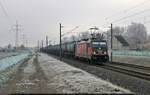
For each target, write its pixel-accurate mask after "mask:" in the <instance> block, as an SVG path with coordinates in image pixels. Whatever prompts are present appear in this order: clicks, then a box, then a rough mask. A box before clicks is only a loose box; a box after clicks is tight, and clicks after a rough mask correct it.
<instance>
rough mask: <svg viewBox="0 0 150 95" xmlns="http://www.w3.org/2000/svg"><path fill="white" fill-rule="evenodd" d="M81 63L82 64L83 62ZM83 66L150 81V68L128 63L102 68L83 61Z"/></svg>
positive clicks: (106, 65) (105, 65)
mask: <svg viewBox="0 0 150 95" xmlns="http://www.w3.org/2000/svg"><path fill="white" fill-rule="evenodd" d="M55 57H56V56H55ZM56 58H58V57H56ZM69 60H74V59H69ZM76 61H77V60H76ZM78 61H79V60H78ZM79 62H80V63H81V61H79ZM82 64H87V65H91V66H94V67H96V68H104V69H108V70H112V71H115V72H119V73H123V74H126V75H130V76H133V77H136V78H140V79H144V80H147V81H150V67H144V66H139V65H133V64H127V63H119V62H112V63H108V64H104V65H101V66H100V65H93V64H89V63H88V62H83V61H82Z"/></svg>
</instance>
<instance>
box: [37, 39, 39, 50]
mask: <svg viewBox="0 0 150 95" xmlns="http://www.w3.org/2000/svg"><path fill="white" fill-rule="evenodd" d="M37 47H38V51H39V49H40V41H39V40H38V42H37Z"/></svg>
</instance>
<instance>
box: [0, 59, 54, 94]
mask: <svg viewBox="0 0 150 95" xmlns="http://www.w3.org/2000/svg"><path fill="white" fill-rule="evenodd" d="M47 82H48V81H47V78H46V76H45V74H44V73H43V71H42V70H41V67H40V66H39V64H38V61H37V57H33V58H32V59H30V60H29V61H28V62H25V63H23V64H21V65H20V67H19V69H18V71H17V73H15V74H14V75H13V76H12V78H11V79H10V80H9V81H8V82H7V83H6V84H4V85H3V86H2V87H1V90H0V93H2V94H9V93H26V94H27V93H51V92H54V91H52V90H51V89H49V88H47Z"/></svg>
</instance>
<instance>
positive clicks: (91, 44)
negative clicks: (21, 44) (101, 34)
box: [43, 39, 109, 63]
mask: <svg viewBox="0 0 150 95" xmlns="http://www.w3.org/2000/svg"><path fill="white" fill-rule="evenodd" d="M61 47H62V56H69V57H73V58H76V59H86V60H88V61H89V62H90V63H105V62H107V61H109V56H108V48H107V41H106V40H97V39H87V40H82V41H76V42H69V43H63V44H62V46H61ZM43 51H44V52H46V53H50V54H55V55H59V54H60V45H59V44H58V45H51V46H48V47H45V48H44V49H43Z"/></svg>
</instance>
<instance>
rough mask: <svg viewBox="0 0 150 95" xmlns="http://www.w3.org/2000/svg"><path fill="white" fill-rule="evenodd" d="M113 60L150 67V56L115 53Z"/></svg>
mask: <svg viewBox="0 0 150 95" xmlns="http://www.w3.org/2000/svg"><path fill="white" fill-rule="evenodd" d="M113 61H115V62H122V63H129V64H135V65H142V66H147V67H150V57H149V56H129V55H113Z"/></svg>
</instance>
